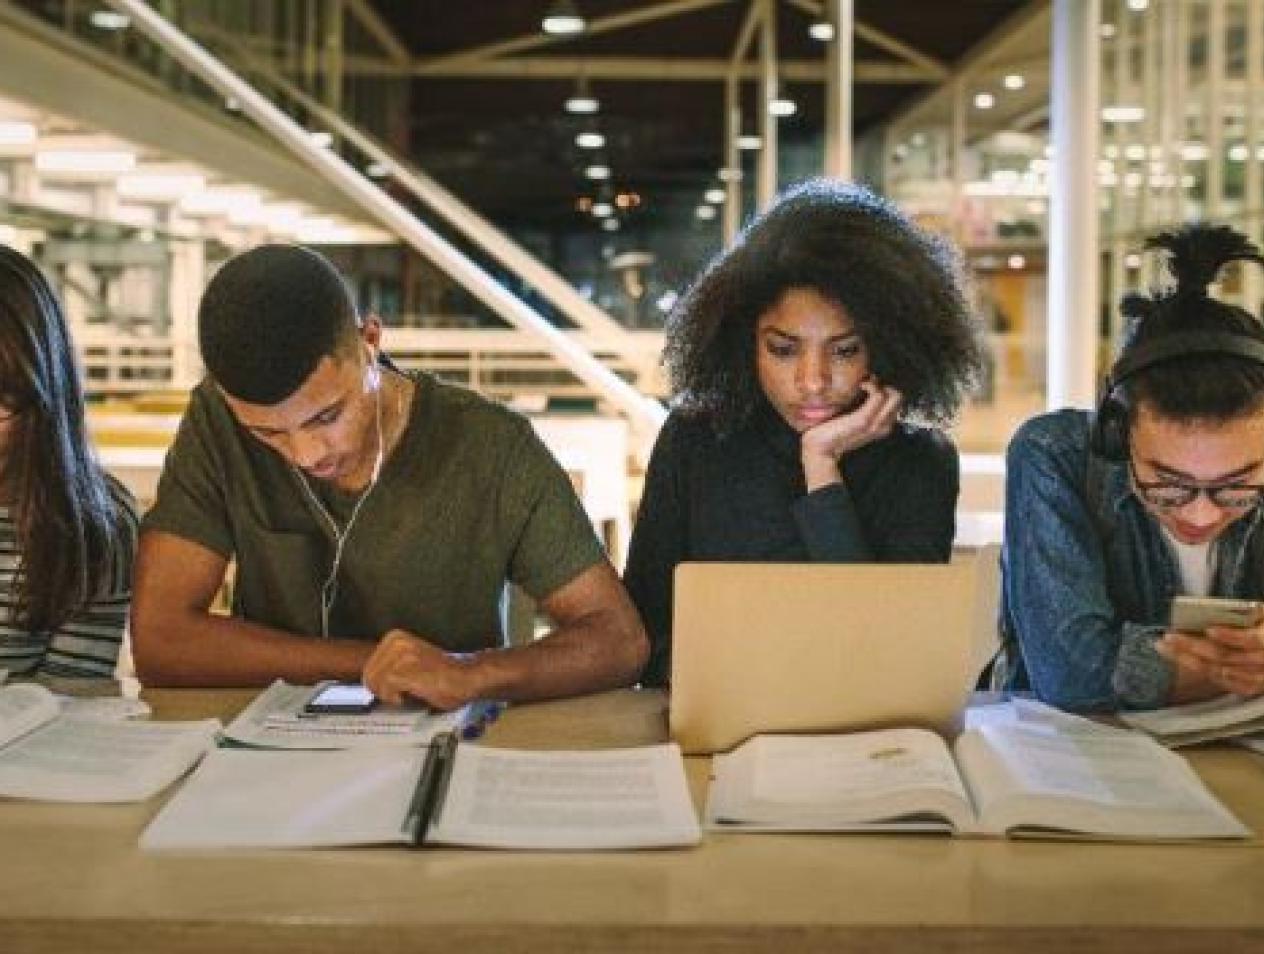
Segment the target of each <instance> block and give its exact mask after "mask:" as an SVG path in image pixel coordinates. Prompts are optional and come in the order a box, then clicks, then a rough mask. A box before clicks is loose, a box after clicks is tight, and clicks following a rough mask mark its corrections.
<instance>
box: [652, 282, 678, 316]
mask: <svg viewBox="0 0 1264 954" xmlns="http://www.w3.org/2000/svg"><path fill="white" fill-rule="evenodd" d="M678 301H680V295H679V294H678V293H677V292H676V290H675V289H673V288H669V289H667V291H665V292H663V293H662V294H661V295H659V296H658V301H656V302H654V304H655V305H657V306H658V310H659V311H661V312H662V313H663V314H667V313H668V312H669V311H671V310H672V309H673V308H675V307H676V302H678Z"/></svg>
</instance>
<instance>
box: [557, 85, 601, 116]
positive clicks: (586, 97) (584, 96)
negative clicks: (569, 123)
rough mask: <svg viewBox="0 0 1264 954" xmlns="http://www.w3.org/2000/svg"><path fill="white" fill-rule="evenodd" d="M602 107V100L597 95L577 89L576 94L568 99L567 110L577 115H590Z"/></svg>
mask: <svg viewBox="0 0 1264 954" xmlns="http://www.w3.org/2000/svg"><path fill="white" fill-rule="evenodd" d="M600 109H601V102H600V101H599V100H598V99H597V97H595V96H593V95H591V94H590V93H588V92H585V91H583V90H578V89H577V90H576V91H575V95H573V96H571V97H570V98H569V99H568V100H567V101H566V111H567V112H568V113H574V114H575V115H576V116H588V115H591V114H592V113H595V112H598V111H599V110H600Z"/></svg>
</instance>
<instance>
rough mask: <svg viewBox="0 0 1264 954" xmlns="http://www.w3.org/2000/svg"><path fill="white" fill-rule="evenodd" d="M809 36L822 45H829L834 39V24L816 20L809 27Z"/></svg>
mask: <svg viewBox="0 0 1264 954" xmlns="http://www.w3.org/2000/svg"><path fill="white" fill-rule="evenodd" d="M808 36H810V37H811V38H812V39H814V40H820V41H821V42H822V43H828V42H829V41H830V40H832V39H834V24H832V23H830V22H829V20H816V21H814V22H813V23H812V25H811V26H810V27H808Z"/></svg>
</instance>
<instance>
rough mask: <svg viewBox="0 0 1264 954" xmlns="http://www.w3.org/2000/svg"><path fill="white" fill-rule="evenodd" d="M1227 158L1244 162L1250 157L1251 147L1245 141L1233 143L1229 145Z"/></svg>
mask: <svg viewBox="0 0 1264 954" xmlns="http://www.w3.org/2000/svg"><path fill="white" fill-rule="evenodd" d="M1229 158H1230V159H1232V160H1233V161H1234V162H1246V161H1247V160H1248V159H1250V158H1251V149H1250V147H1249V146H1247V145H1246V144H1245V143H1241V142H1239V143H1235V144H1234V145H1232V146H1230V147H1229Z"/></svg>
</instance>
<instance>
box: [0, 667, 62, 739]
mask: <svg viewBox="0 0 1264 954" xmlns="http://www.w3.org/2000/svg"><path fill="white" fill-rule="evenodd" d="M60 711H61V707H60V706H59V705H58V704H57V697H56V696H54V695H53V694H52V693H51V692H49V691H48V690H47V689H45V688H44V687H43V686H39V685H36V684H34V683H29V682H19V683H14V684H13V685H11V686H4V687H3V688H0V745H4V744H6V743H8V742H11V741H13V740H14V739H16V738H19V737H20V736H23V735H25V734H26V733H28V732H30V731H31V730H32V729H34V728H36V727H37V726H41V725H43V724H44V723H45V722H50V721H51V720H53V719H55V718H57V714H58V713H59V712H60Z"/></svg>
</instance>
